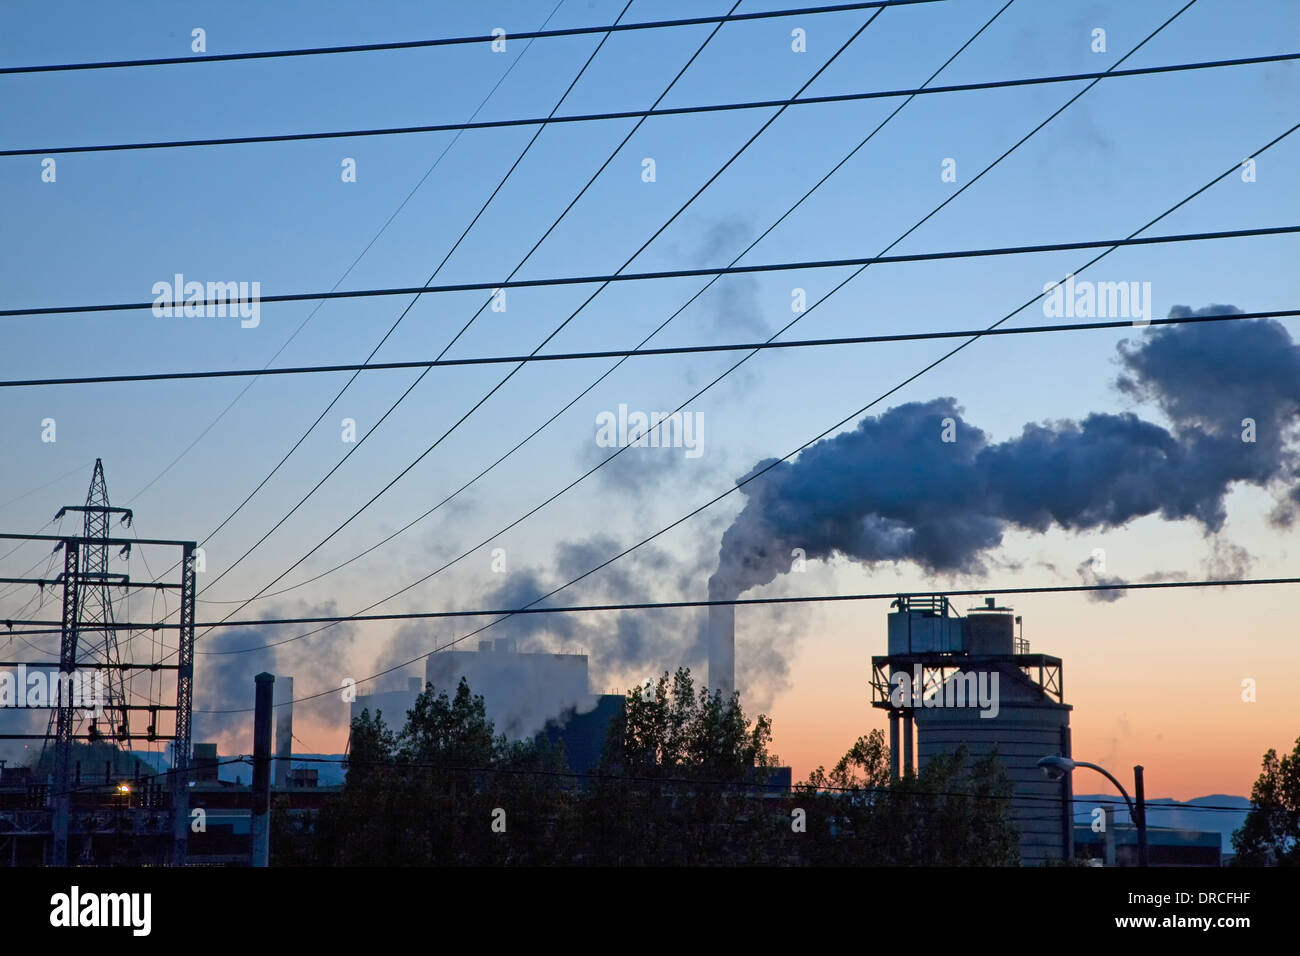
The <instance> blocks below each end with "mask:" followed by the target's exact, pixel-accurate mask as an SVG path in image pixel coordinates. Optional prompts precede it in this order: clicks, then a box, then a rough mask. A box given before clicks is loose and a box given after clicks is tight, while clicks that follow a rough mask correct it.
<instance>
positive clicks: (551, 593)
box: [294, 0, 1300, 700]
mask: <svg viewBox="0 0 1300 956" xmlns="http://www.w3.org/2000/svg"><path fill="white" fill-rule="evenodd" d="M1192 2H1195V0H1192ZM1190 5H1191V3H1189V4H1188V5H1187V6H1190ZM1185 9H1187V7H1184V8H1183V10H1185ZM1179 12H1180V13H1181V12H1182V11H1179ZM1175 16H1177V14H1175ZM1168 22H1169V21H1166V23H1168ZM1144 42H1145V41H1144ZM1067 105H1068V104H1067ZM1297 129H1300V123H1297V124H1296V125H1295V126H1292V127H1291V128H1290V129H1288V130H1287V131H1285V132H1284V133H1282V134H1280V135H1279V136H1277V137H1275V138H1274V139H1272V140H1271V141H1269V142H1268V143H1267V144H1265V145H1264V146H1263V147H1261V148H1260V149H1259V150H1256V151H1255V152H1254V153H1253V154H1252V155H1255V156H1259V155H1262V154H1263V153H1265V152H1267V151H1268V150H1269V149H1271V148H1272V147H1273V146H1275V145H1276V144H1277V143H1279V142H1281V141H1282V140H1283V139H1285V138H1286V137H1288V136H1290V135H1291V134H1292V133H1294V132H1295V131H1296V130H1297ZM1238 168H1239V167H1238V165H1237V164H1236V163H1234V164H1233V165H1232V166H1230V167H1229V168H1228V169H1227V170H1225V171H1224V172H1223V173H1221V174H1219V175H1218V176H1216V177H1214V178H1213V179H1211V180H1210V181H1209V182H1208V183H1206V184H1205V185H1203V186H1201V187H1200V188H1199V189H1197V190H1195V191H1194V192H1192V193H1191V194H1190V195H1188V196H1187V197H1185V198H1184V199H1182V200H1180V201H1179V202H1177V203H1175V204H1174V205H1172V206H1170V207H1169V208H1168V209H1166V210H1165V211H1164V212H1162V213H1161V214H1160V215H1158V216H1156V217H1155V218H1154V219H1151V220H1149V221H1148V222H1147V223H1146V224H1145V225H1143V226H1141V227H1139V228H1138V229H1137V230H1135V232H1134V235H1136V234H1137V233H1138V232H1141V231H1143V230H1145V229H1147V228H1149V227H1150V226H1152V225H1154V224H1155V223H1157V222H1159V221H1160V220H1161V219H1164V218H1165V217H1167V216H1169V215H1170V214H1172V213H1173V212H1174V211H1176V210H1177V209H1179V208H1181V207H1182V206H1184V205H1186V204H1187V203H1188V202H1190V201H1191V200H1193V199H1195V198H1196V197H1197V196H1199V195H1200V194H1201V193H1203V192H1205V191H1206V190H1207V189H1209V188H1210V187H1212V186H1213V185H1215V184H1216V183H1218V182H1220V181H1221V180H1223V179H1225V178H1226V177H1228V176H1230V175H1232V174H1233V173H1235V172H1236V171H1237V169H1238ZM1107 255H1109V251H1104V252H1102V253H1100V254H1099V255H1097V256H1095V257H1094V258H1093V259H1091V260H1090V261H1089V262H1087V263H1085V264H1084V265H1083V266H1082V267H1081V268H1079V269H1076V270H1075V273H1076V274H1077V273H1080V272H1083V271H1084V270H1086V269H1087V268H1089V267H1090V266H1092V265H1093V264H1095V263H1096V262H1098V261H1100V260H1101V259H1102V258H1104V257H1105V256H1107ZM1043 294H1045V293H1040V294H1039V295H1037V296H1035V297H1034V298H1032V299H1030V300H1029V301H1028V302H1026V303H1025V304H1024V305H1022V306H1021V307H1020V308H1018V309H1016V310H1014V311H1013V312H1011V313H1008V314H1007V315H1006V316H1004V317H1003V318H1002V319H999V320H998V321H997V322H995V323H993V325H992V326H991V327H990V328H996V327H997V326H1000V325H1002V324H1003V323H1004V322H1006V321H1007V320H1008V319H1010V318H1011V317H1012V316H1014V315H1015V314H1017V313H1018V312H1020V311H1023V310H1024V309H1025V308H1027V307H1028V306H1029V305H1031V304H1033V303H1034V302H1036V301H1038V299H1040V298H1041V297H1042V295H1043ZM823 301H824V300H823ZM982 334H983V333H981V335H982ZM977 338H978V336H977V337H974V338H972V339H970V340H968V341H967V342H965V343H963V344H962V345H961V346H958V348H957V349H953V350H951V351H949V352H948V353H946V354H945V355H944V356H941V357H940V358H938V359H936V360H935V361H934V362H931V363H930V364H929V365H927V366H926V367H925V368H923V369H921V370H920V371H918V372H916V373H914V374H913V375H911V376H910V377H908V378H907V379H905V380H904V381H903V382H902V383H900V384H898V385H896V386H894V387H893V388H891V389H889V390H888V391H886V392H885V393H883V394H882V395H880V396H878V397H877V398H875V399H873V400H872V401H870V402H868V403H867V404H866V405H864V406H863V407H862V408H860V409H858V410H857V411H854V412H852V413H851V414H849V415H848V416H846V417H844V418H843V419H841V420H840V421H839V422H837V423H835V424H834V425H832V426H831V427H830V428H827V429H825V430H824V431H823V432H821V433H820V434H818V435H816V436H814V437H813V438H811V439H809V440H808V441H807V442H804V443H803V444H802V445H800V446H799V447H798V448H796V449H794V450H793V451H791V452H789V453H788V454H786V455H785V456H783V457H781V458H778V459H774V460H772V461H771V462H769V463H768V464H767V465H765V466H764V467H762V468H759V469H756V470H755V471H754V472H753V473H752V474H750V475H748V476H747V477H745V478H743V479H741V480H740V481H738V482H736V484H734V485H733V486H732V487H730V488H728V489H727V490H725V491H723V492H721V493H720V494H718V495H716V496H714V497H713V498H711V499H710V500H708V501H706V502H705V503H704V504H702V505H700V506H698V507H696V508H694V509H693V510H691V511H689V512H687V513H686V514H685V515H683V516H682V517H680V518H678V519H677V520H675V521H673V522H671V523H670V524H668V525H666V526H665V527H663V528H660V529H659V530H658V531H656V532H654V533H653V534H651V535H649V536H648V537H646V538H643V539H642V540H640V541H638V542H637V543H636V544H634V545H632V546H630V547H628V548H626V549H624V550H623V551H620V552H619V553H617V554H615V555H614V556H612V557H610V558H608V559H606V560H605V561H603V562H601V563H600V564H598V565H596V566H595V567H593V568H591V569H589V570H587V571H586V572H584V573H582V574H580V575H578V576H577V577H575V578H573V579H572V580H570V581H568V582H566V583H565V584H562V585H560V586H559V587H557V588H554V589H553V590H551V591H549V592H547V593H546V594H544V595H542V596H541V597H539V598H537V599H536V600H534V601H531V602H529V604H528V605H527V606H528V607H532V606H535V605H537V604H540V603H541V602H542V601H544V600H546V599H547V598H550V597H553V596H554V595H555V594H557V593H559V592H560V591H562V590H564V589H566V588H568V587H571V586H572V585H574V584H577V583H578V582H580V581H582V580H584V579H586V578H587V577H590V576H591V575H592V574H595V573H596V572H598V571H600V570H601V569H602V568H605V567H607V566H608V565H610V564H613V563H614V562H615V561H617V560H619V559H620V558H622V557H624V556H626V555H628V554H630V553H631V552H633V551H635V550H637V549H638V548H641V547H642V546H644V545H646V544H648V543H649V542H651V541H654V540H655V539H656V538H659V537H660V536H662V535H664V534H666V533H667V532H668V531H670V530H672V529H673V528H675V527H677V526H679V525H681V524H684V523H685V522H687V521H689V520H690V519H691V518H693V517H695V516H696V515H698V514H700V513H701V512H703V511H705V510H706V509H708V508H710V507H712V506H713V505H715V504H717V503H718V502H719V501H721V500H723V499H724V498H726V497H728V496H729V495H731V494H733V493H735V492H736V491H737V490H739V489H740V488H742V487H744V486H745V485H747V484H748V483H749V482H751V481H754V480H756V479H758V478H759V477H761V476H762V475H765V474H767V473H768V472H769V471H770V470H771V469H772V468H774V467H776V466H777V465H778V464H780V463H782V462H785V461H788V460H789V459H791V458H793V457H794V456H795V455H797V454H798V453H799V452H801V451H803V450H804V449H805V448H807V447H809V446H810V445H813V444H815V443H816V442H818V441H820V440H821V439H823V438H825V437H826V436H828V435H830V434H831V433H833V432H835V431H836V430H838V429H839V428H842V427H843V426H844V425H846V424H848V423H849V422H851V421H853V420H854V419H855V418H858V417H859V416H861V415H862V414H864V413H865V412H866V411H868V410H869V409H870V408H872V407H874V406H875V405H877V404H879V403H880V402H882V401H884V400H885V399H886V398H888V397H889V396H890V395H892V394H893V393H894V392H896V391H898V390H899V389H900V388H902V387H903V386H904V385H906V384H908V383H909V382H912V381H915V380H916V379H917V378H919V377H921V376H922V375H924V374H925V373H926V372H927V371H930V370H931V369H933V368H935V367H936V366H938V365H940V364H942V363H943V362H944V361H946V359H947V358H950V357H951V356H952V355H954V354H956V353H957V351H960V350H961V349H962V348H965V347H966V346H967V345H969V344H970V343H971V342H974V341H976V340H977ZM724 374H726V373H724ZM714 381H715V382H716V381H718V379H715V380H714ZM709 387H711V385H709V386H706V388H709ZM688 401H689V400H688ZM679 410H680V409H679ZM625 447H626V446H625ZM623 450H624V449H623V448H620V449H617V450H616V451H615V452H614V454H612V455H610V456H609V458H606V459H604V461H602V462H601V463H600V464H598V465H596V466H595V468H599V467H601V465H603V464H604V463H605V462H608V461H610V460H611V459H612V458H614V457H615V456H616V455H617V454H618V453H619V452H621V451H623ZM594 470H595V469H594V468H593V469H592V470H591V471H588V472H587V473H586V475H583V476H582V477H580V478H578V479H576V480H575V481H574V482H572V483H570V484H569V485H568V486H566V487H565V488H564V489H561V490H560V491H559V492H557V493H556V494H555V495H552V496H551V498H548V499H547V500H546V501H544V502H542V504H541V505H538V506H537V507H535V508H533V509H532V511H529V512H528V513H526V514H525V515H523V516H522V517H521V518H519V519H516V521H515V522H513V523H512V525H511V527H513V526H514V525H515V524H518V523H520V522H521V521H523V520H525V519H526V518H527V517H528V516H529V515H531V514H533V513H535V512H536V511H538V510H540V509H541V508H542V507H545V505H546V504H547V503H549V502H550V501H552V500H554V499H555V498H556V497H559V495H561V494H563V493H564V492H565V491H567V490H568V489H569V488H572V487H573V486H574V485H576V484H577V483H578V482H579V481H582V480H583V478H585V477H586V476H587V475H590V474H591V473H592V471H594ZM494 537H495V536H494ZM486 540H487V541H491V540H492V538H488V539H486ZM478 547H482V544H480V545H478ZM469 553H470V552H465V554H469ZM464 556H465V555H464V554H462V555H461V557H464ZM456 560H459V558H457V559H456ZM450 563H454V562H449V563H448V564H446V565H444V566H443V567H444V568H445V567H449V566H450ZM439 570H441V569H439ZM436 573H438V572H437V571H434V572H432V573H430V574H428V575H425V576H424V577H423V578H420V579H419V580H417V581H415V582H413V583H412V584H410V585H407V586H406V587H405V588H402V589H400V590H399V591H397V592H394V594H391V595H389V596H388V597H386V598H383V599H381V600H379V601H377V602H375V603H373V604H371V605H370V606H369V607H367V608H364V609H363V612H364V611H369V610H371V609H373V608H374V607H377V606H378V605H380V604H383V603H384V602H386V601H389V600H391V599H392V598H393V597H396V596H397V595H399V594H402V593H404V592H405V591H407V590H410V589H411V588H412V587H415V586H416V585H417V584H419V583H421V582H423V581H425V580H427V579H428V578H429V577H432V576H433V574H436ZM1098 587H1099V589H1105V586H1104V585H1103V586H1098ZM1130 587H1131V585H1130ZM510 616H512V615H505V616H503V617H500V618H497V619H496V620H493V621H490V622H488V623H487V624H485V625H483V626H481V627H478V628H475V629H474V630H472V631H470V632H469V633H467V634H464V635H462V636H460V637H458V638H456V639H455V640H453V641H451V642H449V643H447V644H445V645H442V646H441V647H439V648H436V649H435V653H436V651H438V650H444V649H446V648H448V647H452V646H454V645H456V644H459V643H461V642H462V641H466V640H469V639H470V638H472V637H474V636H475V635H477V634H479V633H481V632H482V631H485V630H487V629H488V628H490V627H493V626H495V625H496V624H499V623H500V622H501V621H504V620H506V619H508V618H509V617H510ZM332 626H334V625H333V624H326V625H324V626H323V627H320V628H316V629H315V630H313V631H309V632H307V633H305V634H302V635H298V637H297V638H294V639H295V640H296V639H301V638H305V637H310V636H311V635H312V634H315V633H319V631H321V630H325V629H326V628H329V627H332ZM427 656H428V655H427V654H422V655H420V656H418V657H415V658H412V659H411V660H408V661H404V662H402V663H400V664H397V665H394V666H393V667H390V668H387V669H385V670H383V671H380V672H379V673H378V674H372V675H371V676H370V677H367V678H364V679H363V680H374V679H375V678H378V677H383V676H385V675H387V674H390V673H392V672H394V671H397V670H400V669H401V668H403V667H406V666H409V665H410V664H413V663H416V662H417V661H419V660H421V659H423V658H424V657H427ZM329 693H333V691H332V690H326V691H320V692H318V693H316V694H313V695H309V696H307V697H303V698H298V699H299V700H312V699H315V698H316V697H321V696H324V695H326V694H329Z"/></svg>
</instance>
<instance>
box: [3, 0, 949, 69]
mask: <svg viewBox="0 0 1300 956" xmlns="http://www.w3.org/2000/svg"><path fill="white" fill-rule="evenodd" d="M933 2H936V0H870V2H861V3H835V4H823V5H820V6H815V7H793V8H786V9H781V10H763V11H759V12H755V13H727V14H724V15H720V16H708V17H688V18H685V19H677V20H644V21H638V22H635V23H614V24H611V25H609V26H593V27H568V28H566V29H562V30H532V31H529V32H525V33H506V34H505V37H504V38H505V39H509V40H530V41H531V40H548V39H553V38H555V37H571V36H585V35H590V34H593V33H626V32H630V31H634V30H657V29H664V28H671V27H689V26H702V25H707V24H710V23H716V24H723V23H739V22H742V21H747V20H771V19H778V18H783V17H795V16H811V15H815V14H822V13H843V12H849V11H853V10H869V9H876V8H884V7H901V6H910V5H912V4H917V3H933ZM503 29H504V28H503ZM501 38H502V37H499V36H497V35H493V34H487V35H485V36H483V35H480V36H460V37H440V38H437V39H431V40H400V41H395V42H391V43H359V44H351V45H348V46H322V47H303V48H299V49H293V50H266V51H259V52H252V53H208V54H203V55H200V56H174V57H154V58H151V59H144V60H100V61H97V62H94V63H55V64H48V65H41V66H7V67H0V75H4V74H17V73H61V72H68V71H72V70H111V69H125V68H130V67H140V66H175V65H181V64H189V63H228V62H232V61H236V60H268V59H276V58H282V57H296V56H324V55H330V54H337V53H374V52H378V51H384V50H415V49H422V48H426V47H439V46H455V45H458V44H472V43H492V42H493V41H495V40H497V39H501Z"/></svg>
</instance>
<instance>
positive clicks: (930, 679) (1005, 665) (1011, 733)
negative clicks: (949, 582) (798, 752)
mask: <svg viewBox="0 0 1300 956" xmlns="http://www.w3.org/2000/svg"><path fill="white" fill-rule="evenodd" d="M891 606H892V607H893V608H894V610H893V611H892V612H891V613H890V614H889V631H888V648H889V653H888V654H886V655H877V656H873V657H872V658H871V669H872V678H871V690H872V700H871V705H872V706H873V707H876V708H878V709H881V710H886V711H888V712H889V753H890V774H891V776H892V777H893V779H895V780H897V779H898V778H899V777H900V776H908V775H911V774H914V773H916V772H918V771H919V770H920V769H922V768H923V767H925V765H926V764H927V763H929V761H930V760H932V759H934V758H935V757H937V756H940V755H950V754H952V753H954V752H955V751H956V750H957V749H958V748H959V747H965V749H966V753H967V759H968V761H976V760H981V759H984V758H987V757H989V756H991V755H993V754H996V755H997V759H998V762H999V763H1000V764H1001V765H1002V767H1003V769H1004V770H1005V771H1006V773H1007V776H1008V777H1009V778H1010V781H1011V784H1012V789H1013V792H1012V796H1011V799H1010V800H1009V801H1008V806H1007V808H1006V815H1007V819H1008V821H1009V822H1010V823H1011V824H1012V825H1013V826H1014V827H1015V828H1016V830H1017V832H1018V833H1019V834H1020V858H1021V863H1022V864H1024V865H1028V866H1035V865H1042V864H1044V863H1047V862H1060V861H1069V860H1072V859H1073V858H1074V821H1073V814H1072V809H1073V800H1074V794H1073V791H1072V789H1071V783H1070V775H1069V774H1066V775H1064V777H1062V778H1061V779H1059V780H1049V779H1048V778H1047V777H1045V776H1044V774H1043V772H1042V771H1041V770H1040V769H1039V767H1038V760H1039V758H1041V757H1043V756H1044V755H1047V754H1059V755H1061V756H1065V757H1069V756H1070V711H1071V709H1072V708H1071V707H1070V705H1069V704H1067V703H1065V698H1064V667H1063V665H1062V663H1061V659H1060V658H1059V657H1053V656H1051V655H1049V654H1031V653H1030V652H1029V644H1028V642H1026V641H1025V640H1024V639H1023V637H1019V636H1017V635H1016V633H1015V625H1016V624H1017V623H1019V622H1020V618H1018V617H1016V616H1015V614H1014V612H1013V611H1012V610H1011V608H1008V607H998V606H996V603H995V601H994V600H993V599H992V598H989V599H987V601H986V604H985V606H984V607H978V608H971V609H970V610H969V611H968V612H967V613H966V614H965V615H964V616H963V615H960V614H958V613H957V612H956V610H955V609H954V608H953V607H952V604H951V603H950V602H949V601H948V599H947V597H946V596H944V595H900V596H899V598H898V599H897V600H896V601H894V602H893V604H892V605H891ZM900 732H901V733H900ZM900 736H901V741H900ZM900 742H901V748H900ZM900 757H901V763H900Z"/></svg>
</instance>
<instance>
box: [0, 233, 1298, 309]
mask: <svg viewBox="0 0 1300 956" xmlns="http://www.w3.org/2000/svg"><path fill="white" fill-rule="evenodd" d="M1297 232H1300V226H1267V227H1261V228H1257V229H1230V230H1217V231H1214V232H1193V233H1180V234H1176V235H1165V236H1144V237H1140V238H1139V237H1132V236H1130V237H1127V238H1123V239H1091V240H1086V241H1083V242H1052V243H1043V244H1039V245H1023V246H996V247H990V248H979V249H959V250H950V251H944V252H913V253H903V254H897V255H880V256H859V257H854V258H847V259H810V260H802V261H792V262H765V263H759V264H756V265H749V266H739V265H736V266H723V267H718V268H712V269H664V270H659V271H656V272H614V273H610V274H607V275H584V276H558V277H549V278H543V279H502V280H498V281H493V282H460V283H453V284H449V285H427V284H426V285H423V286H404V287H399V288H385V289H353V290H349V291H346V292H292V293H285V294H283V295H264V296H258V297H257V302H258V303H259V304H266V303H276V302H302V301H307V300H313V301H314V300H317V299H361V298H376V297H386V296H395V295H430V294H437V293H445V292H482V291H488V290H497V289H528V288H537V287H542V286H544V287H548V288H549V287H553V286H566V285H597V284H599V285H602V286H603V285H608V284H610V283H613V282H646V281H653V280H658V279H690V278H698V277H701V276H730V275H752V274H754V273H762V272H791V271H798V270H802V269H842V268H847V267H850V266H861V267H866V266H871V265H888V264H896V263H904V262H936V261H940V260H946V259H981V258H989V257H992V256H1016V255H1033V254H1036V253H1041V252H1069V251H1072V250H1077V249H1102V248H1107V247H1111V246H1114V247H1119V246H1150V245H1160V244H1164V243H1171V242H1201V241H1205V240H1209V239H1251V238H1258V237H1260V236H1279V235H1290V234H1293V233H1297ZM239 304H246V300H242V299H215V300H214V299H203V300H201V301H192V302H184V301H172V302H167V303H163V302H160V301H159V300H155V301H153V302H121V303H114V304H98V305H94V304H92V305H66V306H41V307H37V308H31V309H2V310H0V317H7V318H13V317H17V316H28V315H65V314H68V313H72V312H128V311H135V310H141V309H156V308H160V307H165V308H169V309H175V310H181V309H189V308H195V309H204V310H208V309H212V310H215V309H216V308H218V307H221V308H223V309H224V308H226V307H227V306H229V307H230V308H231V309H232V310H233V309H235V308H236V307H237V306H238V305H239Z"/></svg>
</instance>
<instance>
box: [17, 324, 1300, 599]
mask: <svg viewBox="0 0 1300 956" xmlns="http://www.w3.org/2000/svg"><path fill="white" fill-rule="evenodd" d="M1296 316H1300V309H1282V310H1276V311H1269V312H1238V313H1231V314H1228V313H1223V314H1220V315H1194V316H1192V315H1189V316H1180V317H1177V318H1164V319H1150V320H1141V321H1138V320H1135V319H1123V320H1116V321H1112V322H1070V323H1063V324H1059V325H1027V326H1017V327H1016V328H998V329H994V330H992V331H989V330H987V329H954V330H947V331H940V332H898V333H893V334H887V335H852V336H841V337H838V338H828V339H790V340H787V341H781V342H773V341H764V342H732V343H724V344H718V345H679V346H670V347H664V348H651V349H643V348H635V349H607V350H603V351H595V352H551V353H542V354H538V355H493V356H482V357H473V358H458V359H425V360H415V361H408V362H374V363H361V364H353V365H300V366H291V367H287V368H266V367H263V368H255V369H223V370H219V371H201V372H141V373H134V374H128V375H86V376H81V377H76V378H31V379H13V380H10V381H0V388H25V387H31V386H39V385H96V384H111V383H118V382H160V381H175V380H188V379H205V378H238V377H243V376H260V375H308V374H320V373H328V372H352V371H355V372H379V371H393V370H397V369H414V368H445V367H448V366H459V365H511V364H515V363H520V362H525V363H526V362H568V361H581V360H586V359H603V358H643V357H650V356H664V355H695V354H703V353H708V352H743V351H751V350H753V351H764V350H769V349H802V348H815V347H827V346H841V345H873V344H881V343H888V342H917V341H926V340H930V339H953V338H968V337H970V336H973V335H1036V334H1040V333H1045V332H1095V331H1104V330H1107V329H1132V328H1140V327H1143V326H1148V325H1150V326H1161V325H1191V324H1199V323H1202V322H1239V321H1243V320H1248V319H1282V318H1294V317H1296ZM209 603H212V602H209Z"/></svg>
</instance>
